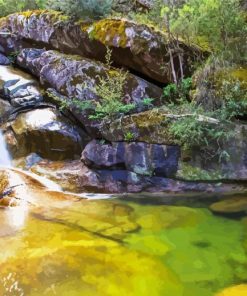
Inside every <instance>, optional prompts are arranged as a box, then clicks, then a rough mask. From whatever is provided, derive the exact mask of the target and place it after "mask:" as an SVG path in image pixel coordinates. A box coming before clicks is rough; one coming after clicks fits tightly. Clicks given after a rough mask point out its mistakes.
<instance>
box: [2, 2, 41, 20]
mask: <svg viewBox="0 0 247 296" xmlns="http://www.w3.org/2000/svg"><path fill="white" fill-rule="evenodd" d="M45 4H46V0H21V1H19V0H8V1H6V0H0V17H2V16H6V15H8V14H11V13H14V12H17V11H25V10H28V9H30V10H31V9H38V8H44V7H45Z"/></svg>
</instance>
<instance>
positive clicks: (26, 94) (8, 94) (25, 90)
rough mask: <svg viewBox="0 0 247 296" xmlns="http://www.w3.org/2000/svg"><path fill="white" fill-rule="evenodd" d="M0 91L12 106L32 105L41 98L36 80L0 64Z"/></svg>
mask: <svg viewBox="0 0 247 296" xmlns="http://www.w3.org/2000/svg"><path fill="white" fill-rule="evenodd" d="M0 93H1V94H2V96H3V97H5V98H6V99H8V100H9V101H10V102H11V105H12V106H14V107H19V106H28V105H33V104H36V103H39V102H41V101H42V100H43V96H42V94H41V90H40V88H39V86H38V82H37V80H35V79H34V78H33V77H32V76H30V75H29V74H26V73H24V72H22V71H20V70H17V69H14V68H12V67H6V66H0Z"/></svg>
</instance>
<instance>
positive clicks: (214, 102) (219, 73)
mask: <svg viewBox="0 0 247 296" xmlns="http://www.w3.org/2000/svg"><path fill="white" fill-rule="evenodd" d="M237 83H238V84H239V86H238V87H239V90H238V97H237V95H236V94H234V95H233V97H234V98H233V99H235V100H242V99H244V98H243V97H244V95H245V93H246V92H247V67H246V66H235V67H230V68H227V67H225V68H224V67H222V68H220V67H218V68H217V67H216V69H215V68H213V66H212V65H210V64H206V65H205V66H204V68H201V69H199V70H197V71H196V72H195V73H194V75H193V84H194V88H195V89H194V91H193V92H192V95H193V98H194V99H195V100H196V101H197V102H198V103H199V104H201V105H202V106H203V107H204V108H205V109H207V110H210V111H211V110H215V108H220V107H221V106H222V104H223V102H224V101H223V98H224V97H225V96H224V95H222V90H224V91H225V92H226V87H228V90H227V92H229V91H230V88H234V87H235V86H236V84H237ZM241 92H242V94H240V93H241ZM239 94H240V95H239ZM246 113H247V111H246Z"/></svg>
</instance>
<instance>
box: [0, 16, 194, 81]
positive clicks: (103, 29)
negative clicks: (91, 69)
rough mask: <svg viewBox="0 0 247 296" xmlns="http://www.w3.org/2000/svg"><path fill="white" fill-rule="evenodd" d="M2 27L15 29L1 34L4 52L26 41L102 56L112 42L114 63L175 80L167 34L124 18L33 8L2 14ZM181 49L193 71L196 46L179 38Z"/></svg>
mask: <svg viewBox="0 0 247 296" xmlns="http://www.w3.org/2000/svg"><path fill="white" fill-rule="evenodd" d="M0 30H1V31H6V32H10V33H11V35H1V36H0V44H1V47H0V50H1V51H3V52H5V53H8V52H11V51H12V52H13V51H17V50H18V51H19V50H20V49H21V48H26V47H36V48H44V47H46V48H47V49H57V50H60V51H63V52H65V53H68V54H78V55H81V56H84V57H88V58H93V59H96V60H100V61H103V60H104V56H105V53H106V47H107V46H109V47H110V48H111V49H112V59H113V61H114V62H115V63H116V64H118V65H121V66H124V67H128V68H129V69H131V70H134V71H136V72H138V73H141V75H145V76H146V77H149V78H151V79H152V80H156V81H158V82H162V83H168V82H171V80H172V77H171V75H170V72H169V71H168V70H169V69H168V67H169V66H168V65H169V55H168V54H167V53H168V45H169V41H168V37H167V36H166V34H165V33H161V32H160V31H157V30H155V29H154V28H150V27H148V26H146V25H141V24H137V23H135V22H132V21H128V20H126V19H114V18H113V19H103V20H100V21H96V22H92V23H88V22H83V21H81V22H79V23H73V22H71V21H70V20H69V19H68V18H67V17H65V16H63V15H62V14H61V13H59V12H48V11H34V12H28V13H16V14H13V15H10V16H8V17H6V18H5V19H2V20H1V21H0ZM181 50H182V51H183V53H184V54H183V60H184V66H185V73H187V74H188V75H190V74H191V73H190V69H189V67H187V60H188V59H191V58H193V57H195V56H196V55H194V54H193V53H194V52H195V51H197V56H198V53H199V52H198V48H194V47H191V46H188V45H186V44H185V43H183V42H182V41H181V42H180V51H181ZM176 56H177V55H176V53H175V54H174V59H175V63H174V64H175V65H177V64H178V63H177V57H176ZM176 67H177V66H176ZM176 70H179V69H176ZM177 72H179V71H177Z"/></svg>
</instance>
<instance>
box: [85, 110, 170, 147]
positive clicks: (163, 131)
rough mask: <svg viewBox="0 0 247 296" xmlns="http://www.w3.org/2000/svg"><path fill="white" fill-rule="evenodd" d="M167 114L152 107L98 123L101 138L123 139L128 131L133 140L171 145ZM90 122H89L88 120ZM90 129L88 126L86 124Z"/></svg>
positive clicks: (116, 140) (109, 139) (110, 139)
mask: <svg viewBox="0 0 247 296" xmlns="http://www.w3.org/2000/svg"><path fill="white" fill-rule="evenodd" d="M166 119H168V120H169V118H168V114H167V111H165V110H162V109H153V110H149V111H145V112H140V113H136V114H131V115H127V116H124V117H122V118H120V119H116V120H113V121H108V122H107V121H104V122H102V123H100V125H99V127H98V129H99V130H100V136H101V138H104V139H106V140H107V141H110V142H118V141H124V140H125V136H126V135H127V134H128V133H129V134H131V135H133V140H134V141H138V142H146V143H149V144H165V145H173V144H174V139H173V138H172V137H171V135H169V132H168V122H167V120H166ZM89 123H90V122H89ZM87 128H88V129H90V126H87Z"/></svg>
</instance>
